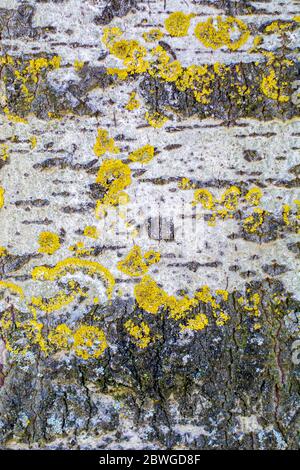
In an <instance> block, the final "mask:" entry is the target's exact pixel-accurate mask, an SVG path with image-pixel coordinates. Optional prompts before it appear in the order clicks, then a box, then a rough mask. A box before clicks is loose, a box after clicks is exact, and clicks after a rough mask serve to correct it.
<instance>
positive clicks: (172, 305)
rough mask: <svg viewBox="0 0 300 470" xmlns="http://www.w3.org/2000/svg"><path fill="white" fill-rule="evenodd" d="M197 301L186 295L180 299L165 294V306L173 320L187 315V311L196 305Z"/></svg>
mask: <svg viewBox="0 0 300 470" xmlns="http://www.w3.org/2000/svg"><path fill="white" fill-rule="evenodd" d="M198 303H199V302H198V301H197V299H195V298H189V297H187V296H185V297H183V298H182V299H176V297H174V296H167V297H166V300H165V307H167V308H168V309H169V316H170V318H173V320H181V319H182V318H184V317H185V316H186V315H187V313H189V312H190V311H191V310H192V309H193V308H194V307H196V306H197V305H198Z"/></svg>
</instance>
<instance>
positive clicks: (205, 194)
mask: <svg viewBox="0 0 300 470" xmlns="http://www.w3.org/2000/svg"><path fill="white" fill-rule="evenodd" d="M197 204H201V205H202V207H203V209H209V210H212V209H214V207H215V201H214V197H213V195H212V194H211V192H210V191H209V190H208V189H196V191H195V192H194V200H193V202H192V205H193V206H196V205H197Z"/></svg>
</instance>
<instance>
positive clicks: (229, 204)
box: [221, 186, 241, 211]
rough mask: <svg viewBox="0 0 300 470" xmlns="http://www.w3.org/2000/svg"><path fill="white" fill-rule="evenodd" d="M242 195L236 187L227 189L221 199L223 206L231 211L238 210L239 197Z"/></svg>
mask: <svg viewBox="0 0 300 470" xmlns="http://www.w3.org/2000/svg"><path fill="white" fill-rule="evenodd" d="M240 194H241V190H240V189H239V188H238V187H236V186H230V188H228V189H226V191H224V193H223V194H222V197H221V204H223V205H224V207H226V209H228V210H229V211H234V210H236V209H237V206H238V203H239V196H240Z"/></svg>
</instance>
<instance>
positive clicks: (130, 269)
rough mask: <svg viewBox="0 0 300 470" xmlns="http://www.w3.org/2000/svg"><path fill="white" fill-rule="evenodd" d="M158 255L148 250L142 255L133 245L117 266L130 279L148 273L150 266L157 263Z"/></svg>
mask: <svg viewBox="0 0 300 470" xmlns="http://www.w3.org/2000/svg"><path fill="white" fill-rule="evenodd" d="M159 260H160V254H159V253H158V252H157V251H153V250H149V251H147V252H146V253H145V254H144V255H142V250H141V248H140V247H139V246H137V245H135V246H134V247H133V248H132V249H131V250H130V252H129V253H128V255H127V256H126V257H125V258H124V259H123V260H122V261H119V262H118V264H117V266H118V269H119V270H120V271H122V272H123V273H125V274H127V275H128V276H132V277H139V276H142V275H143V274H145V273H146V272H147V271H148V267H149V266H150V265H151V264H154V263H158V262H159Z"/></svg>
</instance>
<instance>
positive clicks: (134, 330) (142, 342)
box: [124, 320, 151, 349]
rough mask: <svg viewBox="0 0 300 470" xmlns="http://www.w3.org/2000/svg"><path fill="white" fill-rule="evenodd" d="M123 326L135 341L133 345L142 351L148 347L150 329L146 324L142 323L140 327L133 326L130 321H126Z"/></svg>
mask: <svg viewBox="0 0 300 470" xmlns="http://www.w3.org/2000/svg"><path fill="white" fill-rule="evenodd" d="M124 326H125V329H126V331H127V332H128V333H129V334H130V336H132V337H133V338H134V339H135V340H136V341H135V343H136V345H137V346H138V347H139V348H141V349H144V348H146V347H147V346H148V345H149V343H150V342H151V337H150V328H149V325H148V324H147V323H145V322H144V321H142V322H141V324H140V325H135V324H134V322H133V321H132V320H127V321H126V322H125V323H124Z"/></svg>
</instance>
